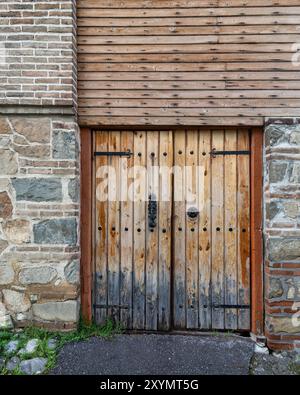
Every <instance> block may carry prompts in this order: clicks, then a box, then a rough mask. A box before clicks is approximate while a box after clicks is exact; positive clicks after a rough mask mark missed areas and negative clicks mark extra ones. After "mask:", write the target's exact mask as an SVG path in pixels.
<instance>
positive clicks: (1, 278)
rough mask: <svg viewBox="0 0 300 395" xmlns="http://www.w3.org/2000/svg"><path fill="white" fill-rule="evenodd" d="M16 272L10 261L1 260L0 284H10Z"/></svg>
mask: <svg viewBox="0 0 300 395" xmlns="http://www.w3.org/2000/svg"><path fill="white" fill-rule="evenodd" d="M14 276H15V273H14V271H13V268H12V266H11V264H10V263H8V262H0V285H8V284H10V283H12V282H13V280H14Z"/></svg>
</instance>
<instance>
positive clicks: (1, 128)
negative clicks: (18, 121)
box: [0, 116, 12, 134]
mask: <svg viewBox="0 0 300 395" xmlns="http://www.w3.org/2000/svg"><path fill="white" fill-rule="evenodd" d="M11 133H12V131H11V127H10V125H9V122H8V119H7V118H6V117H1V116H0V134H11Z"/></svg>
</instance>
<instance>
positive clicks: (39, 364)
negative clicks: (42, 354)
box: [20, 358, 48, 375]
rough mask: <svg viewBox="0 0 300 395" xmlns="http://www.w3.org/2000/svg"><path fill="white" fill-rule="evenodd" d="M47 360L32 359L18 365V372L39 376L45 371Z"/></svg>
mask: <svg viewBox="0 0 300 395" xmlns="http://www.w3.org/2000/svg"><path fill="white" fill-rule="evenodd" d="M47 362H48V360H47V359H46V358H32V359H27V360H26V361H22V362H21V363H20V371H21V372H22V373H23V374H27V375H35V374H41V373H43V372H44V370H45V369H46V365H47Z"/></svg>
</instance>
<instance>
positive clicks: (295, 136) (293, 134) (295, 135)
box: [290, 125, 300, 145]
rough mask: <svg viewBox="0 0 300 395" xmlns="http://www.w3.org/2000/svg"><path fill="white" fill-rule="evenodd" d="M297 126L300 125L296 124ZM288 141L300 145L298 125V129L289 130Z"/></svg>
mask: <svg viewBox="0 0 300 395" xmlns="http://www.w3.org/2000/svg"><path fill="white" fill-rule="evenodd" d="M297 126H300V125H297ZM290 142H291V144H295V145H300V127H299V129H298V130H295V131H294V130H292V131H291V137H290Z"/></svg>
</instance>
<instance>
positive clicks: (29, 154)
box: [13, 144, 50, 159]
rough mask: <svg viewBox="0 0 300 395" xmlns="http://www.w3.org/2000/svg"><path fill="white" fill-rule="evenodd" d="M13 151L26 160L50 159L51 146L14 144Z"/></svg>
mask: <svg viewBox="0 0 300 395" xmlns="http://www.w3.org/2000/svg"><path fill="white" fill-rule="evenodd" d="M13 149H14V150H15V151H16V152H18V154H19V155H20V156H22V157H25V158H41V159H45V158H49V157H50V145H36V144H35V145H17V144H13Z"/></svg>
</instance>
